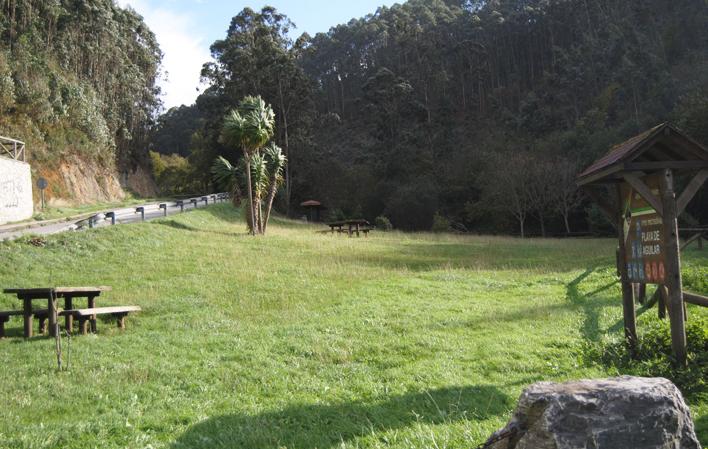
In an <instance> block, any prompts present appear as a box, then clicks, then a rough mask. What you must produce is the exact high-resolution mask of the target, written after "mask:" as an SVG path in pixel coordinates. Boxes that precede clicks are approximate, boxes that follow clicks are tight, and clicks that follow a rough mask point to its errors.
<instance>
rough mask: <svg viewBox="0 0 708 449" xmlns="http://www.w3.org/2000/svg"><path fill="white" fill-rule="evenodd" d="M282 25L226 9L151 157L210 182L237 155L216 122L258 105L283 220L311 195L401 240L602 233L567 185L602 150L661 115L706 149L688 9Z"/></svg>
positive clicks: (614, 8)
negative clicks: (267, 120)
mask: <svg viewBox="0 0 708 449" xmlns="http://www.w3.org/2000/svg"><path fill="white" fill-rule="evenodd" d="M293 27H294V24H293V23H291V21H290V20H289V19H288V18H287V16H285V15H284V14H282V13H281V12H279V11H276V10H275V9H273V8H269V7H265V8H263V9H262V10H260V11H254V10H251V9H244V10H243V11H241V12H240V13H238V14H237V15H236V16H235V17H234V18H233V20H232V22H231V26H230V27H229V29H228V30H227V33H226V36H225V37H224V39H223V40H219V41H217V42H214V44H213V45H212V47H211V50H212V54H213V56H214V59H215V61H214V62H211V63H207V64H205V65H204V69H203V77H204V79H205V80H206V81H207V82H208V83H209V87H208V88H207V89H206V91H205V92H204V93H203V94H202V95H201V96H200V97H199V98H198V100H197V102H196V105H193V106H189V107H182V108H180V109H174V110H170V111H168V112H167V113H166V114H165V115H163V116H162V117H161V118H160V119H159V120H158V126H157V128H156V133H155V134H154V136H155V139H156V140H155V141H154V143H155V149H156V150H158V151H160V152H164V153H172V152H179V153H181V154H183V155H186V156H188V157H189V160H190V163H191V167H192V169H191V170H192V171H191V173H192V176H193V178H191V179H192V180H193V181H196V182H206V181H208V180H209V178H208V176H209V175H208V173H209V170H208V169H207V167H208V165H209V164H210V163H211V161H212V160H213V159H214V157H215V156H217V155H222V156H226V157H227V158H237V157H238V155H237V154H233V153H230V152H229V149H228V148H225V147H224V146H222V145H221V144H220V143H219V141H218V133H219V130H220V129H221V123H222V120H223V116H224V113H225V111H226V110H227V109H228V108H229V107H230V106H231V105H234V104H236V103H237V102H238V101H239V99H241V98H243V97H244V96H246V95H249V94H260V95H262V96H263V98H264V99H265V100H266V101H267V102H268V103H270V104H272V105H273V108H274V110H275V112H276V120H277V126H276V128H277V130H278V135H277V136H276V140H277V143H278V144H279V145H280V146H281V147H282V148H283V150H284V152H285V154H286V156H287V158H288V160H289V161H290V163H289V166H288V168H287V173H286V183H285V186H284V189H283V195H282V196H281V197H280V200H279V201H280V204H279V209H280V210H282V211H284V212H286V211H287V212H289V213H290V214H297V213H298V204H299V203H300V202H301V201H304V200H308V199H317V200H319V201H321V202H323V203H324V204H325V205H326V206H327V207H328V208H329V211H328V212H329V214H330V215H331V216H337V215H339V216H365V217H367V218H369V219H373V218H374V217H377V216H379V215H384V216H386V217H388V218H389V219H390V220H391V222H392V223H393V225H394V226H396V227H398V228H402V229H418V230H427V229H430V228H431V226H433V224H434V222H435V224H436V226H438V227H440V226H442V227H450V228H452V229H457V230H460V231H478V232H489V231H492V230H495V231H498V230H504V232H509V233H518V232H519V224H520V222H521V229H522V231H523V230H524V228H528V229H527V232H529V233H535V234H541V233H543V234H546V233H553V234H563V233H571V232H578V231H587V230H592V231H594V232H603V230H606V229H607V224H606V223H604V221H603V218H602V217H600V215H599V214H598V213H597V211H596V210H594V209H593V208H592V206H590V202H589V201H587V200H586V199H584V198H583V197H582V196H580V195H579V194H578V193H577V191H576V188H575V175H576V174H577V173H578V171H579V169H580V167H582V166H584V165H587V164H588V163H589V162H590V161H592V160H593V159H595V158H596V157H598V156H599V155H601V154H602V153H604V152H606V151H607V149H608V148H609V147H611V146H612V145H613V144H614V143H617V142H621V141H622V140H624V139H626V138H628V137H631V136H633V135H635V134H637V133H638V132H641V131H642V130H644V129H646V128H647V127H650V126H654V125H655V124H657V123H660V122H662V121H672V122H674V123H676V124H677V125H679V126H680V127H682V128H683V129H684V130H685V131H686V132H687V133H689V134H691V135H693V136H694V137H696V138H698V139H701V140H702V141H703V142H708V134H706V127H705V125H704V124H705V123H706V121H707V120H708V95H706V94H707V93H708V64H707V62H708V5H707V4H706V3H705V2H703V1H700V0H678V1H671V0H651V1H630V2H627V1H615V0H572V1H548V0H530V1H520V0H495V1H459V0H458V1H455V0H447V1H443V0H411V1H408V2H405V3H403V4H397V5H394V6H392V7H390V8H386V7H382V8H380V9H378V10H377V11H375V12H372V14H370V15H368V16H366V17H363V18H360V19H353V20H351V21H350V22H349V23H347V24H342V25H338V26H335V27H333V28H331V29H330V31H329V32H327V33H322V34H318V35H316V36H309V35H307V34H303V35H301V36H300V37H299V38H297V39H294V40H293V39H291V38H290V37H289V36H291V35H292V34H293V33H292V28H293ZM174 128H178V129H180V130H181V133H174V132H173V131H172V130H173V129H174ZM549 173H554V174H555V175H554V176H549V175H548V174H549ZM703 195H704V196H703V200H702V201H698V200H697V201H695V202H694V204H701V202H703V204H705V198H706V197H705V193H704V194H703ZM699 209H700V208H698V207H695V206H694V208H693V210H692V211H691V212H693V213H694V214H695V215H700V214H701V213H702V214H703V215H705V213H706V211H705V210H702V211H701V210H699Z"/></svg>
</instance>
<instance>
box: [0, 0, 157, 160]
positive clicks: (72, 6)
mask: <svg viewBox="0 0 708 449" xmlns="http://www.w3.org/2000/svg"><path fill="white" fill-rule="evenodd" d="M161 57H162V54H161V52H160V49H159V47H158V44H157V40H156V39H155V36H154V34H153V33H152V31H150V29H149V28H148V27H147V26H146V25H145V23H144V22H143V19H142V18H141V17H140V16H139V15H138V14H137V13H136V12H135V11H133V10H132V9H130V8H128V9H123V8H121V7H119V6H117V5H116V4H115V2H114V1H113V0H91V1H88V0H79V1H68V0H52V1H36V0H32V1H15V0H12V1H7V2H2V3H0V128H2V129H3V134H4V135H10V136H13V137H16V138H19V139H21V140H24V141H26V142H27V144H28V148H29V157H30V161H31V162H42V163H43V164H44V165H45V166H46V165H47V164H49V165H52V164H54V165H56V164H58V162H59V161H60V160H61V159H62V158H63V157H65V156H66V155H68V154H79V155H81V156H82V157H84V158H85V159H89V160H98V161H100V162H101V163H102V164H104V165H106V166H108V167H113V166H115V165H116V163H117V169H119V170H124V171H127V170H128V169H130V168H131V167H132V166H133V165H135V164H137V163H146V162H147V159H148V155H147V132H148V128H149V127H150V126H151V123H152V120H153V116H154V113H155V112H156V110H157V108H158V106H159V101H158V93H159V90H158V88H157V87H156V86H155V81H156V78H157V76H158V68H159V64H160V60H161Z"/></svg>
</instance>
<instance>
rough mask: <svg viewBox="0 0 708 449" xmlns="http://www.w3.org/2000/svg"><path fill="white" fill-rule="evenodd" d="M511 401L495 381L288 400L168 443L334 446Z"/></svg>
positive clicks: (472, 415)
mask: <svg viewBox="0 0 708 449" xmlns="http://www.w3.org/2000/svg"><path fill="white" fill-rule="evenodd" d="M513 405H514V404H513V402H512V401H511V400H510V399H509V397H508V396H506V395H505V394H504V393H502V392H501V391H499V390H498V389H497V388H496V387H494V386H487V385H482V386H466V387H448V388H441V389H437V390H431V391H424V392H416V393H408V394H404V395H402V396H393V397H391V398H389V399H387V400H385V401H380V402H372V403H369V402H351V403H340V404H331V405H317V404H303V405H293V406H290V407H288V408H286V409H284V410H280V411H272V412H265V413H261V414H258V415H255V416H251V415H243V414H234V415H224V416H217V417H214V418H209V419H207V420H205V421H203V422H201V423H198V424H195V425H194V426H192V427H191V428H189V429H188V430H187V431H186V432H185V433H184V434H182V435H181V436H180V437H179V438H178V439H177V441H175V442H174V443H173V444H172V448H173V449H185V448H195V449H199V448H218V447H223V448H248V449H278V448H282V447H288V448H301V449H307V448H318V449H327V448H335V447H337V446H339V445H341V444H342V443H343V442H347V441H351V440H354V439H356V438H358V437H362V436H365V435H369V434H371V433H374V432H386V431H389V430H395V429H402V428H406V427H409V426H411V425H414V424H416V423H423V424H442V423H448V422H456V421H460V420H464V419H486V418H490V417H495V416H500V415H504V414H506V413H507V412H508V411H509V410H510V409H511V408H512V407H513Z"/></svg>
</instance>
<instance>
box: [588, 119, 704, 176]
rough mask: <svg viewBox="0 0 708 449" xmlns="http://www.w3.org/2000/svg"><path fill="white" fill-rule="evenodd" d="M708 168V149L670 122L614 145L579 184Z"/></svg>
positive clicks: (590, 168) (593, 165) (591, 167)
mask: <svg viewBox="0 0 708 449" xmlns="http://www.w3.org/2000/svg"><path fill="white" fill-rule="evenodd" d="M665 168H671V169H674V170H679V171H687V170H700V169H702V168H708V149H706V147H704V146H703V145H701V144H700V143H698V142H696V141H695V140H693V139H691V138H690V137H688V136H687V135H686V134H684V133H683V132H682V131H681V130H679V129H678V128H676V127H675V126H673V125H671V124H669V123H662V124H661V125H657V126H655V127H653V128H651V129H650V130H648V131H645V132H643V133H641V134H639V135H637V136H634V137H632V138H631V139H629V140H627V141H626V142H624V143H621V144H619V145H616V146H614V147H613V148H612V149H611V150H610V151H609V152H608V153H607V154H606V155H604V156H603V157H601V158H600V159H598V160H597V161H595V162H594V163H593V164H592V165H590V167H588V168H587V169H586V170H585V171H583V172H582V173H581V174H580V175H578V185H579V186H583V185H587V184H603V183H610V182H617V181H619V180H621V179H622V178H623V176H624V174H626V173H628V172H634V173H635V174H637V173H636V172H646V173H649V172H653V171H657V170H661V169H665Z"/></svg>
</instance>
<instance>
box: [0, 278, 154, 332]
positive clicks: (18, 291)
mask: <svg viewBox="0 0 708 449" xmlns="http://www.w3.org/2000/svg"><path fill="white" fill-rule="evenodd" d="M110 290H111V288H110V287H106V286H101V287H42V288H7V289H5V290H3V293H6V294H13V295H16V296H17V299H19V300H21V301H22V303H23V308H22V311H7V312H0V325H2V327H3V329H0V330H2V331H4V323H5V321H7V320H8V319H9V317H10V316H12V315H22V316H23V319H24V336H25V338H30V337H32V320H33V318H34V316H35V315H37V316H38V317H39V318H40V331H42V330H43V328H44V326H43V323H44V321H45V320H47V319H48V320H49V335H50V336H53V337H55V336H56V333H57V331H58V328H59V326H58V325H57V324H58V323H57V318H58V315H63V316H64V319H65V326H66V329H69V330H70V329H71V328H72V326H73V323H74V318H78V319H79V323H80V324H81V332H82V333H86V331H87V325H88V324H90V325H91V330H92V331H93V332H95V331H96V316H97V315H102V314H111V315H113V316H115V317H116V318H118V325H119V327H121V328H123V327H124V321H123V319H124V317H125V316H126V315H127V314H128V313H130V312H137V311H139V310H140V307H138V306H114V307H101V308H97V307H96V298H97V297H99V296H100V295H101V293H103V292H107V291H110ZM75 298H87V308H85V309H74V299H75ZM37 299H39V300H42V299H43V300H46V301H47V308H46V309H35V308H33V307H32V301H34V300H37ZM59 299H63V300H64V308H63V310H62V311H61V312H59V309H58V307H57V301H58V300H59ZM0 336H2V335H0Z"/></svg>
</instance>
